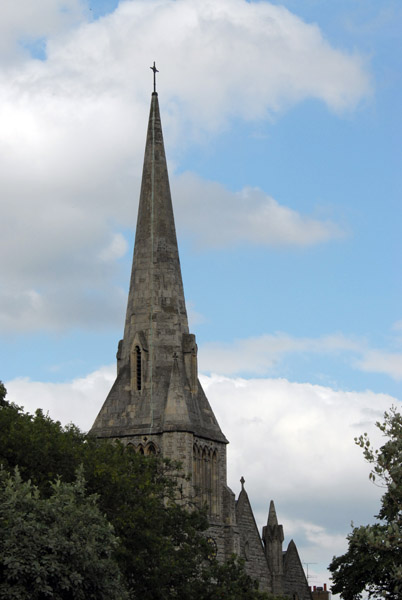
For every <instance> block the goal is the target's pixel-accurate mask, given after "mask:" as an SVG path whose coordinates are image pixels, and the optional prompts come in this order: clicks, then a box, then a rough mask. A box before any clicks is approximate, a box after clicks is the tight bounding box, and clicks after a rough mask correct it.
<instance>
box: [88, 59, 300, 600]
mask: <svg viewBox="0 0 402 600" xmlns="http://www.w3.org/2000/svg"><path fill="white" fill-rule="evenodd" d="M151 68H152V70H153V71H154V77H155V72H156V68H155V63H154V66H153V67H151ZM91 433H92V434H93V435H95V436H96V437H98V438H108V439H112V440H120V441H121V442H122V443H123V444H126V445H131V446H133V447H134V449H135V450H136V451H137V452H139V453H141V454H145V455H149V454H160V455H161V456H163V457H165V458H169V459H172V460H177V461H180V463H181V465H182V469H183V472H184V474H185V475H187V476H188V480H186V481H183V492H184V497H185V498H188V499H189V500H191V502H194V503H196V504H198V505H199V506H204V505H207V506H208V510H209V523H210V527H209V530H208V536H209V537H210V538H211V539H212V540H213V542H214V545H215V547H216V554H217V558H218V559H219V560H221V561H225V560H227V559H228V558H230V557H231V556H232V554H237V555H239V556H241V557H243V558H244V560H245V568H246V571H247V572H248V573H249V575H251V576H252V577H253V578H254V579H258V580H259V581H260V585H261V588H262V589H264V590H267V591H275V593H282V592H283V591H286V593H288V595H289V597H290V598H297V600H311V594H310V592H309V589H308V586H307V581H306V579H305V576H304V572H303V568H302V566H301V563H300V559H299V556H298V553H297V549H296V546H295V545H294V543H293V542H291V544H290V545H289V548H288V550H287V551H286V552H284V553H282V541H283V531H282V527H281V526H280V525H278V522H277V519H276V513H275V508H274V506H273V503H272V504H271V508H270V511H269V517H268V523H267V527H265V528H264V534H263V539H261V536H260V534H259V532H258V528H257V525H256V522H255V518H254V515H253V512H252V508H251V504H250V502H249V499H248V495H247V493H246V491H245V489H244V479H243V478H242V489H241V492H240V495H239V498H238V500H237V502H236V500H235V495H234V494H233V492H232V491H231V490H230V488H229V487H228V486H227V475H226V446H227V444H228V441H227V439H226V437H225V436H224V435H223V433H222V431H221V429H220V427H219V424H218V422H217V420H216V418H215V415H214V413H213V411H212V408H211V406H210V404H209V402H208V400H207V398H206V396H205V393H204V391H203V389H202V387H201V384H200V382H199V380H198V368H197V344H196V340H195V336H194V335H193V334H192V333H190V332H189V327H188V320H187V313H186V305H185V300H184V292H183V282H182V277H181V269H180V260H179V252H178V247H177V239H176V229H175V223H174V216H173V208H172V200H171V196H170V187H169V177H168V171H167V165H166V156H165V148H164V143H163V136H162V126H161V119H160V114H159V103H158V94H157V93H156V91H155V79H154V92H153V94H152V97H151V108H150V113H149V121H148V131H147V138H146V145H145V156H144V166H143V173H142V184H141V192H140V201H139V206H138V220H137V229H136V236H135V245H134V257H133V266H132V272H131V280H130V289H129V295H128V302H127V311H126V320H125V327H124V335H123V339H122V340H121V341H120V342H119V345H118V351H117V375H116V380H115V382H114V384H113V386H112V389H111V390H110V392H109V394H108V396H107V398H106V400H105V402H104V404H103V406H102V408H101V410H100V412H99V414H98V416H97V417H96V419H95V422H94V424H93V426H92V429H91Z"/></svg>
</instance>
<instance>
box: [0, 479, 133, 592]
mask: <svg viewBox="0 0 402 600" xmlns="http://www.w3.org/2000/svg"><path fill="white" fill-rule="evenodd" d="M51 488H52V489H51V494H50V496H49V498H42V497H41V495H40V493H39V490H38V488H37V487H35V486H34V485H33V484H32V483H31V482H30V481H28V482H23V481H22V479H21V476H20V474H19V472H18V469H15V473H14V474H13V475H10V474H8V473H6V471H4V470H2V471H1V472H0V598H4V599H7V600H11V599H15V600H41V599H42V598H53V599H55V600H57V599H60V600H62V599H63V600H64V599H66V600H67V599H68V600H90V599H93V600H109V599H110V600H113V599H115V600H123V599H124V598H127V597H128V596H127V593H126V591H125V588H124V586H123V584H122V578H121V575H120V573H119V569H118V567H117V564H116V562H115V560H114V559H113V556H112V552H113V549H114V548H115V546H116V545H117V538H116V537H115V535H114V533H113V528H112V526H111V525H110V524H109V523H108V522H107V520H106V518H105V517H104V516H103V515H102V514H101V512H100V510H99V508H98V507H97V505H96V497H95V496H87V495H86V491H85V483H84V479H83V476H82V473H78V475H77V479H76V481H75V482H73V483H71V484H67V483H62V482H61V481H60V480H57V481H56V483H53V484H52V486H51Z"/></svg>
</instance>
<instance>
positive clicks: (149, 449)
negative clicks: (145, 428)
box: [145, 442, 156, 456]
mask: <svg viewBox="0 0 402 600" xmlns="http://www.w3.org/2000/svg"><path fill="white" fill-rule="evenodd" d="M145 454H147V455H148V456H150V455H154V454H156V448H155V445H154V444H153V443H152V442H150V443H149V444H148V445H147V447H146V452H145Z"/></svg>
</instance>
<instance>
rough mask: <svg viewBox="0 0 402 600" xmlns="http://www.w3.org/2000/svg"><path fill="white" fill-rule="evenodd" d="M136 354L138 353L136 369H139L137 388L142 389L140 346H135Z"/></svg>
mask: <svg viewBox="0 0 402 600" xmlns="http://www.w3.org/2000/svg"><path fill="white" fill-rule="evenodd" d="M135 355H136V369H137V378H136V379H137V390H141V384H142V381H141V348H140V347H139V346H136V347H135Z"/></svg>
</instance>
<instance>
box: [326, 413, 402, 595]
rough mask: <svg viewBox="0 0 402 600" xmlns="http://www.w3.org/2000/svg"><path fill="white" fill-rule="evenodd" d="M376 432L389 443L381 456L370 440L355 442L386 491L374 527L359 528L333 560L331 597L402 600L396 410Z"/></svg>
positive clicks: (400, 450) (401, 479)
mask: <svg viewBox="0 0 402 600" xmlns="http://www.w3.org/2000/svg"><path fill="white" fill-rule="evenodd" d="M376 426H377V427H378V428H379V429H380V431H382V433H383V435H384V436H386V437H387V438H388V440H387V442H386V443H385V444H384V445H383V446H381V448H380V449H379V450H374V449H373V448H372V447H371V444H370V440H369V438H368V436H367V434H366V433H365V434H363V435H361V436H360V437H359V438H356V439H355V442H356V444H357V445H358V446H360V447H361V448H362V449H363V454H364V457H365V459H366V460H367V461H368V462H369V463H370V464H371V465H373V468H372V470H371V472H370V476H369V477H370V479H371V480H372V481H373V482H374V483H377V482H379V484H380V485H382V486H383V487H384V488H385V490H386V491H385V493H384V495H383V496H382V498H381V508H380V511H379V513H378V515H376V518H377V519H378V522H376V523H374V524H373V525H366V526H361V527H355V528H354V529H353V531H352V533H350V534H349V536H348V538H347V539H348V541H349V546H348V551H347V552H346V554H344V555H342V556H339V557H334V558H333V560H332V562H331V564H330V566H329V570H330V571H331V572H332V579H333V582H334V583H333V585H332V591H333V592H334V593H338V594H340V595H341V597H342V598H344V599H345V600H359V599H360V598H362V593H363V592H367V593H368V597H369V598H372V597H377V596H380V597H382V598H387V599H389V600H399V599H400V598H401V597H402V415H401V414H400V413H399V412H397V410H396V408H395V407H392V408H391V410H390V411H389V412H386V413H385V414H384V422H383V423H378V422H377V423H376Z"/></svg>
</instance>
